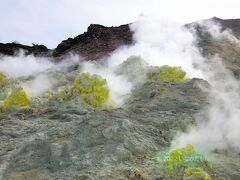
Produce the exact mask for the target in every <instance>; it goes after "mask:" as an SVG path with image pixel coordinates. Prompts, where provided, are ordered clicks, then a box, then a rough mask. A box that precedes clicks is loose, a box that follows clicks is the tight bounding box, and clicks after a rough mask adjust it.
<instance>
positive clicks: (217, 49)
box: [186, 17, 240, 78]
mask: <svg viewBox="0 0 240 180" xmlns="http://www.w3.org/2000/svg"><path fill="white" fill-rule="evenodd" d="M206 23H210V24H212V23H214V24H217V25H218V26H219V27H220V32H223V31H228V32H229V34H231V33H232V34H233V35H234V37H235V38H236V39H235V40H233V41H229V40H226V39H224V36H223V37H217V38H216V37H213V36H212V35H211V34H210V33H209V32H208V30H207V27H206V26H205V25H204V24H206ZM186 27H188V28H193V29H194V33H195V34H196V36H197V46H198V47H199V49H200V51H201V52H202V54H203V55H204V56H206V57H212V56H214V55H216V54H217V55H218V56H219V57H220V58H221V60H222V62H223V63H224V65H225V67H227V68H229V69H231V70H232V71H233V73H234V74H235V75H236V77H238V78H239V77H240V71H239V70H240V59H239V57H240V43H239V40H240V19H226V20H223V19H219V18H216V17H214V18H212V19H207V20H203V21H201V23H199V22H194V23H191V24H188V25H186Z"/></svg>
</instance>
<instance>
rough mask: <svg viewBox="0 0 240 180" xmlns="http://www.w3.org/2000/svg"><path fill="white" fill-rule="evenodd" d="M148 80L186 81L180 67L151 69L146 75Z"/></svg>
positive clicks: (184, 73)
mask: <svg viewBox="0 0 240 180" xmlns="http://www.w3.org/2000/svg"><path fill="white" fill-rule="evenodd" d="M147 78H148V80H162V81H166V82H176V81H182V80H185V79H186V72H184V71H183V70H182V69H181V67H171V66H161V67H153V68H152V69H150V71H149V72H148V74H147Z"/></svg>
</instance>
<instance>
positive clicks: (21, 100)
mask: <svg viewBox="0 0 240 180" xmlns="http://www.w3.org/2000/svg"><path fill="white" fill-rule="evenodd" d="M29 104H30V98H29V96H28V94H27V93H26V92H25V91H24V89H23V88H17V89H15V90H13V91H12V93H11V94H10V95H9V96H8V97H7V98H6V99H5V100H4V105H5V106H27V105H29Z"/></svg>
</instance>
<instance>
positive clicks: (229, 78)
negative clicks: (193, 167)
mask: <svg viewBox="0 0 240 180" xmlns="http://www.w3.org/2000/svg"><path fill="white" fill-rule="evenodd" d="M201 25H202V26H204V27H205V28H206V29H205V30H207V31H208V32H209V33H210V34H211V36H212V37H213V38H214V39H216V40H223V39H224V40H228V41H230V42H232V43H237V44H238V46H239V45H240V44H239V40H238V39H237V38H236V37H234V36H233V35H232V34H231V32H230V31H227V30H226V31H223V32H221V31H220V29H221V28H220V27H219V26H218V25H217V24H214V23H212V22H207V23H203V22H202V23H201ZM200 66H201V70H202V71H204V72H205V75H206V80H207V81H208V82H209V83H210V86H211V87H210V89H204V88H203V90H207V91H208V93H209V98H208V100H209V103H210V104H209V105H208V106H207V107H206V108H205V109H203V110H202V112H201V113H200V114H199V115H196V120H197V124H198V125H197V126H194V127H190V128H189V130H188V132H186V133H179V134H178V136H176V139H175V140H174V141H173V143H172V145H173V146H184V145H186V144H193V145H196V146H198V147H201V148H206V149H209V150H214V149H224V150H232V151H236V152H240V131H239V128H240V119H239V117H240V93H239V92H240V81H239V80H237V79H236V78H235V77H234V76H233V74H232V72H230V70H227V69H226V68H225V67H224V65H223V64H222V60H221V59H220V58H219V57H218V55H215V57H212V58H211V59H205V61H204V63H202V64H200Z"/></svg>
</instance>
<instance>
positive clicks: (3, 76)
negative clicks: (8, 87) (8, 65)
mask: <svg viewBox="0 0 240 180" xmlns="http://www.w3.org/2000/svg"><path fill="white" fill-rule="evenodd" d="M6 79H7V75H6V74H5V73H3V72H0V87H1V86H4V85H5V81H6Z"/></svg>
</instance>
